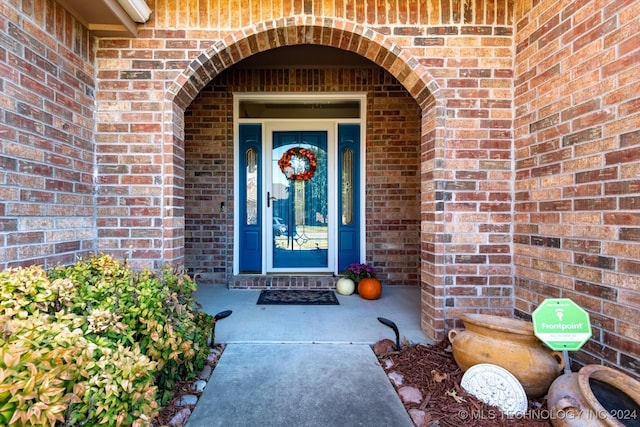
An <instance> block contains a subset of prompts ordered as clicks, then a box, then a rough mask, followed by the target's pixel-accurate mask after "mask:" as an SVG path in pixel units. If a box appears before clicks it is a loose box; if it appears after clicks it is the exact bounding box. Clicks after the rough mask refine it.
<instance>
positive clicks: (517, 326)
mask: <svg viewBox="0 0 640 427" xmlns="http://www.w3.org/2000/svg"><path fill="white" fill-rule="evenodd" d="M461 318H462V321H463V323H464V326H465V329H464V330H462V331H458V330H456V329H452V330H450V331H449V340H450V341H451V346H452V349H453V358H454V359H455V361H456V363H457V364H458V366H459V367H460V369H462V370H463V371H466V370H467V369H469V368H470V367H472V366H474V365H477V364H480V363H490V364H493V365H498V366H500V367H502V368H504V369H506V370H507V371H509V372H511V373H512V374H513V375H514V376H515V377H516V378H517V379H518V381H520V383H521V384H522V387H523V388H524V391H525V393H526V394H527V396H528V397H531V398H535V397H541V396H544V395H545V394H546V393H547V390H548V389H549V386H550V385H551V383H552V382H553V380H555V379H556V378H557V377H558V375H560V373H561V372H562V369H563V368H564V357H563V355H562V353H560V352H554V351H551V350H549V349H548V348H546V347H545V346H544V345H543V344H542V342H541V341H540V340H539V339H538V338H536V336H535V335H534V334H533V325H532V324H531V322H525V321H524V320H518V319H511V318H507V317H501V316H492V315H488V314H464V315H462V317H461Z"/></svg>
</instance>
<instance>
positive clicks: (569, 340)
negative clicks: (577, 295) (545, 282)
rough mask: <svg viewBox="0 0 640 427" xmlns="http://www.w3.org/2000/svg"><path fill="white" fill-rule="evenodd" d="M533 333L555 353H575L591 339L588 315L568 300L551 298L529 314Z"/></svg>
mask: <svg viewBox="0 0 640 427" xmlns="http://www.w3.org/2000/svg"><path fill="white" fill-rule="evenodd" d="M531 315H532V317H533V332H534V334H535V335H536V337H538V338H539V339H540V341H542V342H543V343H545V344H546V345H547V346H549V348H551V349H552V350H555V351H563V350H568V351H577V350H580V348H581V347H582V346H583V345H584V344H585V343H586V342H587V341H589V339H590V338H591V322H590V321H589V313H587V312H586V311H585V310H584V309H583V308H582V307H580V306H579V305H578V304H576V303H575V302H573V301H572V300H570V299H568V298H551V299H546V300H544V301H542V304H540V306H539V307H538V308H536V309H535V310H534V312H533V313H532V314H531Z"/></svg>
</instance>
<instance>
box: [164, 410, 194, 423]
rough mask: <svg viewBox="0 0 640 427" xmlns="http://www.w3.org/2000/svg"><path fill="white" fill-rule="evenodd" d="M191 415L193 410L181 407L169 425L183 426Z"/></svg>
mask: <svg viewBox="0 0 640 427" xmlns="http://www.w3.org/2000/svg"><path fill="white" fill-rule="evenodd" d="M190 416H191V410H190V409H187V408H184V409H181V410H180V411H179V412H178V413H177V414H175V415H174V416H173V418H171V421H169V427H182V426H184V425H185V424H186V423H187V420H188V419H189V417H190Z"/></svg>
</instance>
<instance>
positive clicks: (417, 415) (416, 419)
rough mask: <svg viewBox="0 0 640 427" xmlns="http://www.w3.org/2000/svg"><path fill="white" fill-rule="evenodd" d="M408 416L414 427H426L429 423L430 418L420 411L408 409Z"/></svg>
mask: <svg viewBox="0 0 640 427" xmlns="http://www.w3.org/2000/svg"><path fill="white" fill-rule="evenodd" d="M409 416H410V417H411V420H412V421H413V424H415V425H416V427H427V426H428V425H429V423H430V422H431V417H430V416H429V414H427V413H426V412H425V411H423V410H421V409H409Z"/></svg>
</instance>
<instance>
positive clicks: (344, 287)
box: [336, 277, 356, 295]
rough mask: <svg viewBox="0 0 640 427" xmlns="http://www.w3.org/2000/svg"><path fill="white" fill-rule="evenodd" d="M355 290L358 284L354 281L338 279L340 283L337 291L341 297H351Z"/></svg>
mask: <svg viewBox="0 0 640 427" xmlns="http://www.w3.org/2000/svg"><path fill="white" fill-rule="evenodd" d="M355 290H356V284H355V283H354V282H353V280H351V279H348V278H346V277H342V278H340V279H338V282H337V283H336V291H337V292H338V293H339V294H340V295H351V294H352V293H353V292H354V291H355Z"/></svg>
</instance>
